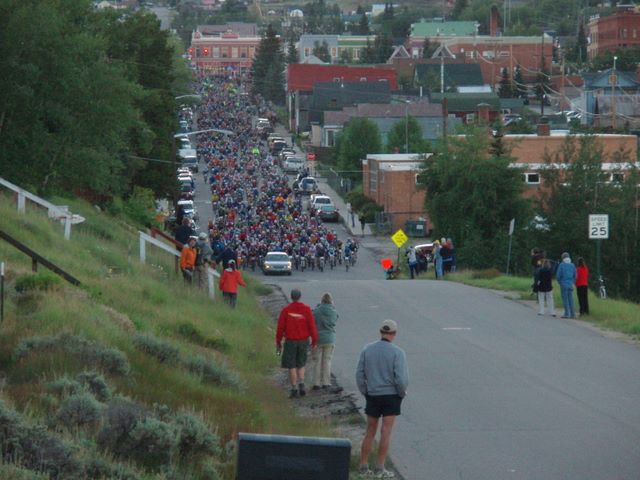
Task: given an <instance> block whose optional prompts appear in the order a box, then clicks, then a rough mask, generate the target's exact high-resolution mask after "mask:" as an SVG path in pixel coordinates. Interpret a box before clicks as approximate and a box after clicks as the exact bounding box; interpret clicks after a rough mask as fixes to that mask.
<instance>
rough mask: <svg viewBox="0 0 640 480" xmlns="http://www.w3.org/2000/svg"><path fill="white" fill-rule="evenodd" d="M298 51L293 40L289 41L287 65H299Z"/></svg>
mask: <svg viewBox="0 0 640 480" xmlns="http://www.w3.org/2000/svg"><path fill="white" fill-rule="evenodd" d="M299 60H300V59H299V57H298V49H297V48H296V46H295V44H294V43H293V39H291V40H289V46H288V47H287V64H289V65H291V64H292V63H298V61H299Z"/></svg>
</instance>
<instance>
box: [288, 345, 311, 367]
mask: <svg viewBox="0 0 640 480" xmlns="http://www.w3.org/2000/svg"><path fill="white" fill-rule="evenodd" d="M308 350H309V340H285V342H284V347H283V349H282V363H281V365H282V368H302V367H304V366H305V365H306V363H307V352H308Z"/></svg>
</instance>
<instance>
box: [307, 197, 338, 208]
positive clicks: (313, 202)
mask: <svg viewBox="0 0 640 480" xmlns="http://www.w3.org/2000/svg"><path fill="white" fill-rule="evenodd" d="M320 205H333V201H332V200H331V197H330V196H328V195H322V194H321V193H315V194H313V195H311V197H309V210H311V209H312V208H316V209H317V208H318V207H319V206H320Z"/></svg>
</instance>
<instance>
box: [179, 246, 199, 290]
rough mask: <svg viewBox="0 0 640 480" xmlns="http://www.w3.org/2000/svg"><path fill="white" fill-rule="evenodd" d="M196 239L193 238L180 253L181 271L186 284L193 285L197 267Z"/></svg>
mask: <svg viewBox="0 0 640 480" xmlns="http://www.w3.org/2000/svg"><path fill="white" fill-rule="evenodd" d="M196 256H197V252H196V237H191V238H189V240H188V243H187V245H185V246H184V247H183V248H182V252H181V253H180V270H182V278H184V281H185V282H186V283H189V284H191V283H193V271H194V268H195V266H196Z"/></svg>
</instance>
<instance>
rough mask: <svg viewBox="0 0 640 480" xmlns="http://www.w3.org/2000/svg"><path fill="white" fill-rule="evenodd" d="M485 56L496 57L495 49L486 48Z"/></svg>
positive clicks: (483, 53)
mask: <svg viewBox="0 0 640 480" xmlns="http://www.w3.org/2000/svg"><path fill="white" fill-rule="evenodd" d="M482 56H483V57H484V58H496V52H495V51H494V50H485V51H484V52H482Z"/></svg>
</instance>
